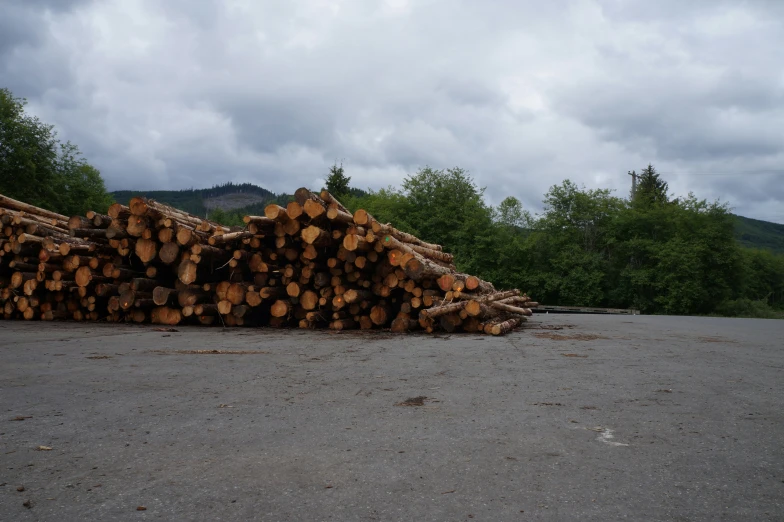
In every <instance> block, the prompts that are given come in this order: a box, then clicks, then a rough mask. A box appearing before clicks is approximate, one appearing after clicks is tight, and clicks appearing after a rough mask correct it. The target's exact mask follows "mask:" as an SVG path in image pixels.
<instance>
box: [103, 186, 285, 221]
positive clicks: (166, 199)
mask: <svg viewBox="0 0 784 522" xmlns="http://www.w3.org/2000/svg"><path fill="white" fill-rule="evenodd" d="M112 196H113V197H114V199H115V200H116V201H119V202H120V203H123V204H127V203H128V201H129V200H130V199H131V198H132V197H134V196H144V197H146V198H150V199H154V200H156V201H160V202H161V203H166V204H167V205H171V206H173V207H175V208H178V209H180V210H184V211H186V212H190V213H191V214H195V215H197V216H205V215H207V213H208V211H210V210H213V209H216V208H220V209H222V210H226V211H228V210H237V209H243V210H247V212H246V213H247V214H259V213H263V211H264V207H266V206H267V205H269V204H270V203H273V202H277V203H279V204H283V205H285V204H286V203H288V202H289V201H291V196H290V195H287V194H275V193H274V192H271V191H269V190H267V189H265V188H262V187H259V186H257V185H253V184H251V183H241V184H235V183H231V182H228V183H224V184H223V185H215V186H214V187H212V188H208V189H186V190H118V191H115V192H112Z"/></svg>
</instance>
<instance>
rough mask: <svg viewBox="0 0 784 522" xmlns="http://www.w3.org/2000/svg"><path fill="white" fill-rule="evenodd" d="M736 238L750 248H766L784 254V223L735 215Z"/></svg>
mask: <svg viewBox="0 0 784 522" xmlns="http://www.w3.org/2000/svg"><path fill="white" fill-rule="evenodd" d="M735 238H736V239H737V240H738V242H739V243H740V244H741V245H743V246H745V247H749V248H764V249H766V250H770V251H772V252H775V253H777V254H784V225H780V224H778V223H771V222H770V221H760V220H759V219H751V218H747V217H743V216H735Z"/></svg>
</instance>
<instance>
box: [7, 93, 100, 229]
mask: <svg viewBox="0 0 784 522" xmlns="http://www.w3.org/2000/svg"><path fill="white" fill-rule="evenodd" d="M25 105H26V101H25V100H24V99H21V98H16V97H14V96H13V94H12V93H11V92H10V91H9V90H8V89H0V193H3V194H5V195H7V196H9V197H12V198H15V199H19V200H21V201H24V202H26V203H30V204H32V205H36V206H40V207H43V208H46V209H49V210H53V211H55V212H59V213H62V214H66V215H70V214H84V213H85V212H86V211H88V210H96V211H98V212H105V211H106V209H107V208H108V207H109V205H110V204H111V203H112V199H111V197H110V196H109V194H108V193H107V192H106V187H105V186H104V183H103V179H102V178H101V175H100V173H99V172H98V170H96V169H95V168H94V167H92V166H91V165H90V164H88V163H87V161H86V160H85V159H84V158H82V157H81V154H80V153H79V149H78V148H77V147H76V146H75V145H73V144H71V143H70V142H66V143H60V141H59V140H58V139H57V133H56V132H55V131H54V127H53V126H52V125H47V124H44V123H42V122H41V121H40V120H39V119H38V118H37V117H32V116H29V115H27V114H26V113H25V111H24V107H25Z"/></svg>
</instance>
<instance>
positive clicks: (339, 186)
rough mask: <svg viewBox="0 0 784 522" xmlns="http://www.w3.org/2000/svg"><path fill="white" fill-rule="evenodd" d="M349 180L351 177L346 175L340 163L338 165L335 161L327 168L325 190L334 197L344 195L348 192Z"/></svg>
mask: <svg viewBox="0 0 784 522" xmlns="http://www.w3.org/2000/svg"><path fill="white" fill-rule="evenodd" d="M350 181H351V178H350V177H349V176H346V173H345V171H344V170H343V164H342V163H341V164H340V166H338V164H337V163H335V164H334V165H332V166H331V167H330V168H329V176H327V190H328V191H329V192H330V194H332V195H333V196H335V197H336V198H339V197H341V196H345V195H347V194H348V193H349V185H348V184H349V182H350Z"/></svg>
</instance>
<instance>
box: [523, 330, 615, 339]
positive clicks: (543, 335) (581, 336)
mask: <svg viewBox="0 0 784 522" xmlns="http://www.w3.org/2000/svg"><path fill="white" fill-rule="evenodd" d="M534 335H535V336H536V337H538V338H540V339H552V340H553V341H595V340H597V339H608V337H603V336H601V335H592V334H573V335H569V334H556V333H548V332H537V333H535V334H534Z"/></svg>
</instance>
